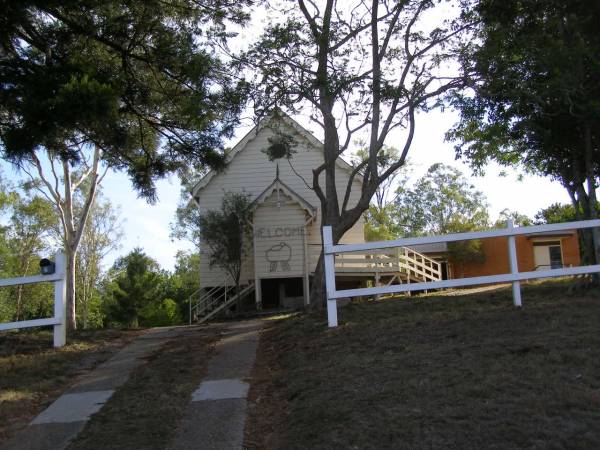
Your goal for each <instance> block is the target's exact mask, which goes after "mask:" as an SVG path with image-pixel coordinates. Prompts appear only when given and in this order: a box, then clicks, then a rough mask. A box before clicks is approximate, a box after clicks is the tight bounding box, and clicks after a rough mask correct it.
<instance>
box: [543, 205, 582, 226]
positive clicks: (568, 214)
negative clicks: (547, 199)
mask: <svg viewBox="0 0 600 450" xmlns="http://www.w3.org/2000/svg"><path fill="white" fill-rule="evenodd" d="M575 220H577V213H576V211H575V207H574V206H573V205H565V204H562V203H553V204H551V205H550V206H548V207H547V208H543V209H540V210H539V211H538V212H537V213H535V221H536V223H537V224H540V225H542V224H545V223H562V222H573V221H575Z"/></svg>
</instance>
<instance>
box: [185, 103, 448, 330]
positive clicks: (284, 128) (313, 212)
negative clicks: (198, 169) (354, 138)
mask: <svg viewBox="0 0 600 450" xmlns="http://www.w3.org/2000/svg"><path fill="white" fill-rule="evenodd" d="M282 134H284V135H287V136H291V137H292V138H293V142H294V147H293V150H294V153H293V156H292V158H291V159H290V160H288V159H286V158H281V159H276V160H274V161H270V160H269V157H268V156H267V154H266V153H265V150H266V149H267V148H268V147H269V146H270V145H271V142H270V141H269V138H271V139H273V138H276V137H277V136H281V135H282ZM323 159H324V158H323V144H322V143H321V142H320V141H319V140H318V139H316V138H315V137H314V136H313V135H312V134H311V133H310V132H309V131H307V130H306V129H305V128H303V127H302V126H301V125H300V124H298V123H297V122H296V121H295V120H293V119H292V118H291V117H289V116H287V115H285V114H284V113H282V112H278V113H276V114H273V115H271V116H269V117H267V118H265V119H263V120H262V121H261V122H260V123H259V125H258V126H256V127H254V128H253V129H252V130H251V131H250V132H249V133H248V134H247V135H246V136H244V138H242V139H241V140H240V141H239V142H238V143H237V145H236V146H235V147H234V148H233V149H232V150H231V152H230V153H229V160H228V165H227V168H226V169H225V170H224V171H222V172H220V173H217V172H209V173H208V174H206V175H205V176H204V177H203V178H202V179H201V180H200V181H199V182H198V183H197V184H196V185H195V186H194V188H193V190H192V195H193V198H194V200H195V202H196V204H197V205H198V207H199V208H200V212H201V213H202V212H205V211H209V210H219V209H221V206H222V199H223V195H224V194H225V193H226V192H244V193H246V194H249V195H250V198H251V200H252V207H253V209H254V211H253V224H252V225H253V242H252V246H251V250H250V253H249V256H248V258H247V259H246V261H245V262H244V264H243V267H242V274H241V284H242V286H244V290H243V291H242V292H243V294H244V295H246V296H248V295H250V294H251V293H252V291H254V300H255V302H256V306H257V308H276V307H292V308H293V307H300V306H302V305H303V304H304V305H306V304H308V303H309V291H310V289H309V283H310V279H311V276H312V274H314V270H315V267H316V265H317V261H318V258H319V255H320V252H321V234H320V233H321V231H320V230H321V211H320V202H319V200H318V198H317V196H316V194H315V193H314V191H313V190H312V189H310V188H309V187H308V186H310V185H311V184H312V176H313V174H312V170H313V169H314V168H316V167H318V166H319V165H321V164H322V163H323ZM336 170H337V172H336V182H337V183H338V196H339V198H343V195H344V193H345V192H346V186H347V184H348V181H349V178H350V172H351V170H352V166H351V165H350V164H348V163H347V162H345V161H343V160H342V159H341V158H338V160H337V167H336ZM323 176H324V175H323ZM307 184H308V185H307ZM360 190H361V180H360V179H358V178H356V179H355V180H354V181H353V187H352V190H351V195H350V201H349V207H352V206H354V205H355V204H356V202H357V201H358V198H359V195H360ZM363 225H364V220H363V219H362V218H361V220H359V221H358V222H357V223H356V224H355V225H354V226H353V227H352V228H351V229H350V230H348V232H346V234H345V235H344V237H343V239H342V240H341V242H342V243H360V242H364V234H363ZM200 252H201V258H200V261H201V267H200V285H201V289H202V290H203V294H204V295H202V296H201V297H200V299H199V301H198V303H197V304H196V306H195V308H196V311H195V313H196V315H197V316H199V317H204V318H205V319H207V318H208V317H207V316H212V315H213V314H216V313H217V312H218V310H221V309H223V308H226V307H227V305H228V304H232V303H233V298H232V294H229V295H230V297H229V300H227V299H226V298H224V297H226V296H227V293H226V291H227V289H223V287H224V286H231V285H232V280H231V279H228V278H229V277H228V276H227V275H226V273H225V271H224V270H222V269H220V268H219V267H217V266H216V265H213V266H212V267H211V266H210V265H209V260H210V257H209V253H210V251H209V249H208V248H205V247H204V246H203V245H202V243H200ZM415 255H418V254H416V253H415V252H413V254H412V255H411V261H413V259H414V256H415ZM345 256H346V259H345V261H346V263H345V265H344V260H342V261H337V260H336V266H337V267H338V270H337V272H338V276H343V277H344V278H345V280H347V281H348V280H354V282H364V280H366V278H365V276H368V277H370V278H371V279H373V278H375V279H376V280H377V281H378V280H379V276H380V275H381V276H382V277H383V276H385V275H387V276H388V278H390V277H394V276H396V280H397V281H398V282H401V281H402V277H401V276H399V275H400V272H401V271H402V268H401V267H400V266H399V265H398V261H399V259H398V255H394V260H393V262H392V260H391V259H390V260H389V261H388V260H386V263H388V264H385V269H383V270H379V269H378V268H377V267H374V266H376V265H377V264H374V263H376V262H377V261H379V260H380V258H379V259H377V260H376V259H372V256H373V255H365V254H361V255H356V258H354V259H348V258H347V257H348V256H349V255H345ZM350 256H352V255H350ZM407 256H408V255H407ZM419 257H422V258H426V257H424V256H422V255H419ZM422 258H421V263H418V262H416V260H414V261H413V262H414V263H415V264H421V265H423V262H424V260H422ZM390 264H393V265H394V268H390V267H391V266H390ZM425 264H426V265H427V266H428V267H429V269H425V268H422V270H421V271H425V272H427V273H431V271H435V270H437V271H438V275H439V265H438V266H437V267H435V265H436V264H437V263H435V262H434V261H432V260H429V258H427V261H425ZM417 269H418V268H417V267H416V266H415V270H417ZM415 273H416V272H415ZM404 279H405V280H406V276H405V277H404ZM408 279H410V276H409V277H408ZM340 281H341V282H343V280H340ZM390 282H391V281H390Z"/></svg>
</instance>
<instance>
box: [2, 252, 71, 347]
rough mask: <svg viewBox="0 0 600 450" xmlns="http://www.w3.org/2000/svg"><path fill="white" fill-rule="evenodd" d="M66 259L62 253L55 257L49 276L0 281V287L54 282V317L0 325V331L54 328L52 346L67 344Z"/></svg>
mask: <svg viewBox="0 0 600 450" xmlns="http://www.w3.org/2000/svg"><path fill="white" fill-rule="evenodd" d="M66 266H67V263H66V258H65V255H64V254H63V253H57V254H56V257H55V271H54V273H53V274H51V275H32V276H28V277H19V278H5V279H2V280H0V287H6V286H18V285H21V284H32V283H47V282H54V317H49V318H46V319H34V320H21V321H18V322H8V323H0V331H5V330H16V329H20V328H31V327H42V326H47V325H53V326H54V346H55V347H62V346H64V345H65V344H66V342H67V325H66V317H67V304H66V301H65V300H66V282H65V273H66Z"/></svg>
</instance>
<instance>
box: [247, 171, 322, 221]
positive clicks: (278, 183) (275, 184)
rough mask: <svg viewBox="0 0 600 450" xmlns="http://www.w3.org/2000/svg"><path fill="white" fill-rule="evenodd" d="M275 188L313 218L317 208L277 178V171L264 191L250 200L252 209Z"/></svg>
mask: <svg viewBox="0 0 600 450" xmlns="http://www.w3.org/2000/svg"><path fill="white" fill-rule="evenodd" d="M278 172H279V171H278ZM276 190H281V191H283V192H284V194H285V195H287V196H288V197H290V198H291V199H292V200H295V201H296V202H298V204H299V205H300V207H301V208H302V209H304V210H305V211H306V212H307V213H308V214H309V215H310V216H311V217H313V218H314V217H315V215H316V214H317V209H316V208H315V207H314V206H313V205H311V204H310V203H309V202H308V201H306V200H305V199H304V198H303V197H302V196H301V195H300V194H298V193H296V192H295V191H294V190H293V189H292V188H291V187H289V186H288V185H287V184H285V183H284V182H283V181H281V180H280V179H279V173H277V176H276V177H275V179H274V180H273V182H272V183H271V184H270V185H269V186H267V188H266V189H265V190H264V191H262V192H261V193H260V194H259V195H258V196H257V197H256V198H255V199H254V200H253V201H252V203H250V207H251V208H252V209H254V208H256V207H257V206H258V205H259V204H261V203H263V202H264V201H265V200H266V199H267V198H269V197H270V196H271V194H272V193H273V192H274V191H276Z"/></svg>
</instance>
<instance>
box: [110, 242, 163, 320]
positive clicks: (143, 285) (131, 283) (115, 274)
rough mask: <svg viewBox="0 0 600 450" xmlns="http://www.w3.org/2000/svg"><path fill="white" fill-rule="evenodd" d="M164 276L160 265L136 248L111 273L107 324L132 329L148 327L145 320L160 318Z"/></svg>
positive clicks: (121, 259) (118, 260)
mask: <svg viewBox="0 0 600 450" xmlns="http://www.w3.org/2000/svg"><path fill="white" fill-rule="evenodd" d="M162 277H163V274H162V273H160V272H159V267H158V263H157V262H156V261H154V260H153V259H152V258H150V257H149V256H147V255H146V254H145V253H144V252H143V251H142V249H141V248H136V249H134V250H133V251H132V252H131V253H129V254H128V255H126V256H123V257H121V258H119V259H117V261H116V262H115V264H114V265H113V267H112V269H111V273H110V274H109V279H110V281H109V285H108V286H107V299H106V321H107V323H108V324H111V323H116V324H121V325H124V326H128V327H138V326H140V325H142V326H144V325H146V323H145V318H146V317H149V318H150V319H151V320H152V319H153V318H155V317H156V315H159V313H156V314H155V313H154V312H153V310H154V309H160V308H161V303H162V301H161V299H160V289H161V286H160V284H161V281H162Z"/></svg>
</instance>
